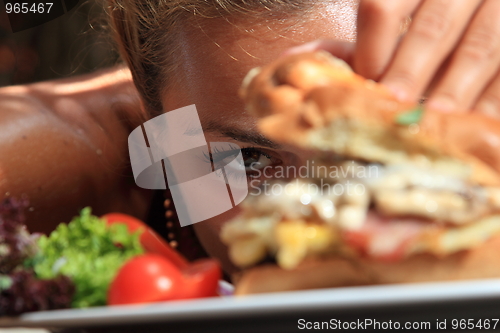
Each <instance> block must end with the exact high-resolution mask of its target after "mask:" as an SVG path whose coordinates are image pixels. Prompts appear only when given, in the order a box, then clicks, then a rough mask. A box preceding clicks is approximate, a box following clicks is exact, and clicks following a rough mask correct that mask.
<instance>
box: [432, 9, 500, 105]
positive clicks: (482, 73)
mask: <svg viewBox="0 0 500 333" xmlns="http://www.w3.org/2000/svg"><path fill="white" fill-rule="evenodd" d="M499 17H500V1H498V0H487V1H485V2H484V4H483V5H482V6H481V8H480V9H479V10H478V12H477V14H476V15H475V17H474V19H473V20H472V22H471V24H470V26H469V28H468V29H467V31H466V32H465V35H464V37H463V38H462V40H461V41H460V43H459V46H458V47H457V50H456V51H455V53H454V55H453V56H452V58H451V61H450V64H449V67H448V69H447V71H446V73H445V74H444V77H443V79H442V80H441V81H440V82H439V83H438V85H437V87H436V88H435V90H434V91H433V92H432V93H431V96H430V98H429V101H428V106H429V107H430V108H434V109H440V110H442V111H453V110H458V109H460V110H468V109H470V108H471V107H472V105H473V103H474V101H476V100H477V98H478V96H479V95H480V94H481V92H482V91H483V90H484V89H485V87H486V86H487V84H488V82H490V81H491V79H492V78H493V76H494V75H495V74H496V73H497V71H498V68H499V66H500V20H499V19H498V18H499Z"/></svg>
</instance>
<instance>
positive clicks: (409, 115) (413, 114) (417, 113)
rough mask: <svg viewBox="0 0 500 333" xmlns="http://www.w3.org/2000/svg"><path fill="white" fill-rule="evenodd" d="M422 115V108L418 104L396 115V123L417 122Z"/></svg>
mask: <svg viewBox="0 0 500 333" xmlns="http://www.w3.org/2000/svg"><path fill="white" fill-rule="evenodd" d="M423 115H424V108H423V107H422V106H418V107H417V108H415V109H413V110H410V111H407V112H405V113H402V114H399V115H397V116H396V123H397V124H399V125H411V124H416V123H418V122H419V121H420V120H421V119H422V117H423Z"/></svg>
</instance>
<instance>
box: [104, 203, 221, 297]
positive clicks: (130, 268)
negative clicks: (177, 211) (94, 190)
mask: <svg viewBox="0 0 500 333" xmlns="http://www.w3.org/2000/svg"><path fill="white" fill-rule="evenodd" d="M102 218H103V219H105V220H106V222H107V223H108V224H110V225H111V224H114V223H122V224H125V225H127V227H128V230H129V231H130V232H135V231H137V230H139V229H142V230H143V231H142V233H141V236H140V241H141V245H142V246H143V247H144V250H146V252H147V253H148V254H146V255H143V256H139V257H135V258H132V259H131V260H130V261H127V262H126V263H125V265H124V266H123V267H122V268H121V269H120V271H119V272H118V274H117V276H116V278H115V280H114V281H113V283H112V284H111V286H110V290H109V295H108V304H110V305H115V304H129V303H145V302H157V301H166V300H171V299H187V298H199V297H212V296H217V289H218V285H219V280H220V279H221V269H220V264H219V262H218V261H217V260H214V259H201V260H197V261H195V262H194V263H188V261H187V260H186V259H185V258H184V257H182V256H181V255H180V254H179V253H177V251H175V250H174V249H172V248H171V247H170V246H169V245H168V244H167V243H166V242H165V241H164V240H163V239H162V238H161V237H160V236H159V235H158V234H156V233H155V232H154V231H153V230H152V229H150V228H149V227H148V226H147V225H146V224H144V223H143V222H142V221H140V220H138V219H136V218H135V217H132V216H129V215H125V214H120V213H111V214H106V215H104V216H102ZM151 270H152V271H154V272H155V273H152V271H151ZM155 274H156V275H155ZM167 281H170V282H167ZM167 286H168V287H172V288H174V289H169V288H166V287H167ZM162 288H163V289H162Z"/></svg>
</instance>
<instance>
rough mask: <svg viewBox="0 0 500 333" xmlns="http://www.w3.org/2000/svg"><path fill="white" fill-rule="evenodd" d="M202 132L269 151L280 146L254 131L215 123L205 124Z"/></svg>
mask: <svg viewBox="0 0 500 333" xmlns="http://www.w3.org/2000/svg"><path fill="white" fill-rule="evenodd" d="M203 130H204V131H205V132H210V133H218V134H220V135H221V136H225V137H229V138H231V139H234V140H236V141H240V142H245V143H254V144H256V145H259V146H262V147H267V148H271V149H280V148H281V145H279V144H277V143H276V142H274V141H271V140H269V139H268V138H266V137H265V136H264V135H262V134H261V133H259V132H256V131H245V130H242V129H240V128H237V127H231V126H225V125H221V124H218V123H215V122H211V123H209V124H207V126H205V127H204V128H203Z"/></svg>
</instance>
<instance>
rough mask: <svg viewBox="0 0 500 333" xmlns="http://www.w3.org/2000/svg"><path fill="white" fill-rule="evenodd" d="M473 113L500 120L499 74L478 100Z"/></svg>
mask: <svg viewBox="0 0 500 333" xmlns="http://www.w3.org/2000/svg"><path fill="white" fill-rule="evenodd" d="M474 111H475V112H480V113H483V114H485V115H488V116H490V117H494V118H499V119H500V72H498V73H496V76H495V78H494V79H493V80H492V81H491V83H490V85H489V86H488V87H487V88H486V90H485V91H484V92H483V94H482V95H481V97H479V98H478V100H477V102H476V106H475V108H474Z"/></svg>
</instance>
